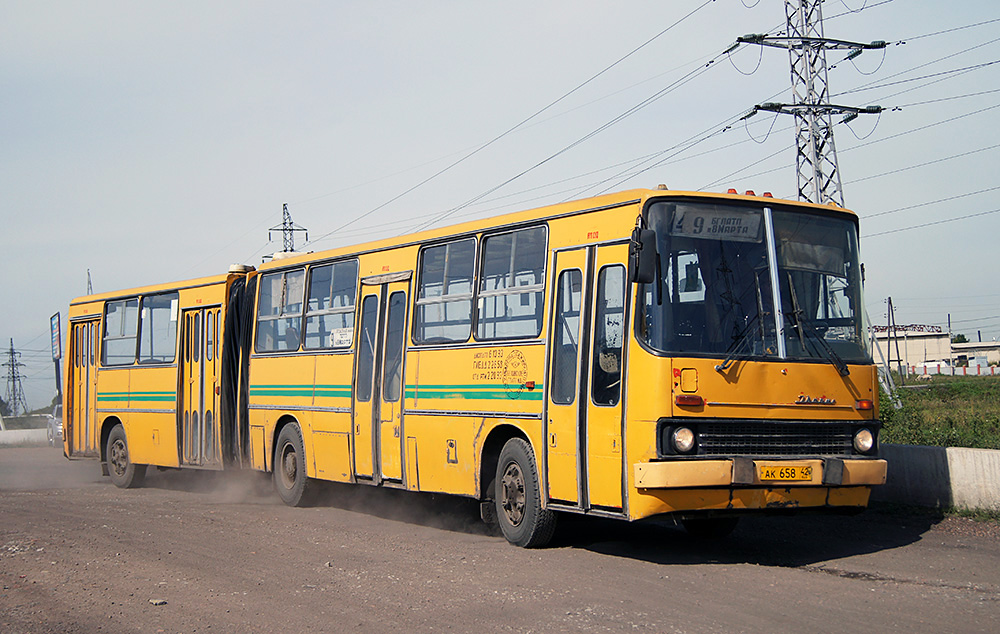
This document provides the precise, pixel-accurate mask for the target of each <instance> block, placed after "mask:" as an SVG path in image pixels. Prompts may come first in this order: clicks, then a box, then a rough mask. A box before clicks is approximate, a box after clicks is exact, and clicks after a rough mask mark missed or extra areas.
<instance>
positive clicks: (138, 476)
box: [101, 419, 146, 489]
mask: <svg viewBox="0 0 1000 634" xmlns="http://www.w3.org/2000/svg"><path fill="white" fill-rule="evenodd" d="M101 438H102V443H101V447H102V449H101V452H102V454H103V455H102V459H103V460H104V461H105V465H106V468H107V471H108V475H109V476H110V477H111V482H112V483H114V485H115V486H116V487H118V488H120V489H133V488H135V487H139V486H142V484H143V482H144V481H145V480H146V465H144V464H135V463H134V462H132V458H131V454H130V452H129V448H128V438H127V436H126V434H125V427H124V426H123V425H122V424H121V422H119V421H118V420H117V419H108V420H107V421H105V423H104V425H103V427H102V428H101Z"/></svg>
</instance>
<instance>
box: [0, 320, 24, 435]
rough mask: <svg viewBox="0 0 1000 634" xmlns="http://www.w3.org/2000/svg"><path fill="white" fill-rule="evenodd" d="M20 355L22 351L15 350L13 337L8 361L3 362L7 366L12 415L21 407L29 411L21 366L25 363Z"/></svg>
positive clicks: (9, 402)
mask: <svg viewBox="0 0 1000 634" xmlns="http://www.w3.org/2000/svg"><path fill="white" fill-rule="evenodd" d="M20 356H21V353H20V352H17V351H15V350H14V340H13V339H11V340H10V351H8V353H7V363H4V364H3V365H4V367H5V368H7V404H8V405H9V406H10V415H11V416H17V415H18V410H19V409H20V413H22V414H27V413H28V403H27V402H26V401H25V399H24V388H23V387H22V386H21V371H20V368H23V367H24V364H23V363H21V362H20V361H18V357H20Z"/></svg>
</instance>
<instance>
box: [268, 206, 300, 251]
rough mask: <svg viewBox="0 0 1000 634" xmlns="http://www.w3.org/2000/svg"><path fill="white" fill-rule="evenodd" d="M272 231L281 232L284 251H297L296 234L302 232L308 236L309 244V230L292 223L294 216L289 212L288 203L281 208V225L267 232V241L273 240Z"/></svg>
mask: <svg viewBox="0 0 1000 634" xmlns="http://www.w3.org/2000/svg"><path fill="white" fill-rule="evenodd" d="M272 231H281V240H282V249H281V250H282V251H284V252H285V253H290V252H292V251H294V250H295V232H296V231H302V232H305V234H306V242H309V230H308V229H306V228H305V227H300V226H299V225H297V224H295V223H294V222H292V214H291V213H290V212H289V211H288V203H284V204H283V205H282V206H281V224H280V225H278V226H277V227H271V228H270V229H268V230H267V239H268V240H270V239H271V232H272Z"/></svg>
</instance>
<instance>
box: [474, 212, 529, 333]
mask: <svg viewBox="0 0 1000 634" xmlns="http://www.w3.org/2000/svg"><path fill="white" fill-rule="evenodd" d="M545 255H546V248H545V227H531V228H528V229H521V230H519V231H513V232H509V233H500V234H497V235H490V236H487V237H486V238H485V239H484V246H483V261H482V267H481V273H480V279H479V292H478V295H477V307H478V308H477V317H476V339H480V340H485V339H504V338H516V337H537V336H538V335H539V334H540V333H541V332H542V310H541V308H542V295H543V291H544V290H545Z"/></svg>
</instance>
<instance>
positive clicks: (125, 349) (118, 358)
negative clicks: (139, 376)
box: [103, 298, 139, 365]
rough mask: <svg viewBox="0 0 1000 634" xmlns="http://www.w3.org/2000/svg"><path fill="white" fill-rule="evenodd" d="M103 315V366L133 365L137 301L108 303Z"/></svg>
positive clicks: (136, 328)
mask: <svg viewBox="0 0 1000 634" xmlns="http://www.w3.org/2000/svg"><path fill="white" fill-rule="evenodd" d="M105 310H106V312H105V314H104V360H103V363H104V365H132V364H133V363H135V354H136V346H135V344H136V338H137V337H136V331H137V330H138V326H139V299H138V298H134V299H123V300H120V301H116V302H108V304H107V308H106V309H105Z"/></svg>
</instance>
